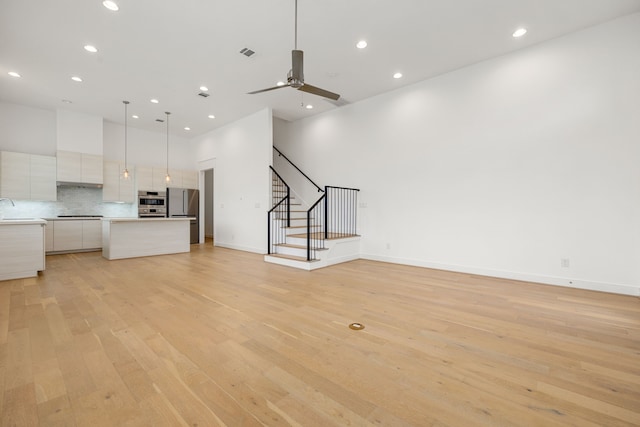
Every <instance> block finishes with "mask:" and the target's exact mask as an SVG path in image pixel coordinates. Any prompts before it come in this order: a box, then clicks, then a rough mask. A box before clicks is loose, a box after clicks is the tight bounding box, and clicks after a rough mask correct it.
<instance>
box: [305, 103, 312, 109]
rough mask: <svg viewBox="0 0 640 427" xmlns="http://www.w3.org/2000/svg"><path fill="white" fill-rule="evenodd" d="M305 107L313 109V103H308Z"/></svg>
mask: <svg viewBox="0 0 640 427" xmlns="http://www.w3.org/2000/svg"><path fill="white" fill-rule="evenodd" d="M304 108H306V109H307V110H313V105H311V104H307V105H306V106H305V107H304Z"/></svg>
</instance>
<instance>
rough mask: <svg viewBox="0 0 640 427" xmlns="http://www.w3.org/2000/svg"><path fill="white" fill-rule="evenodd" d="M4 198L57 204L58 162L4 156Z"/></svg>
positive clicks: (0, 188)
mask: <svg viewBox="0 0 640 427" xmlns="http://www.w3.org/2000/svg"><path fill="white" fill-rule="evenodd" d="M0 197H8V198H10V199H17V200H48V201H52V200H56V198H57V189H56V158H55V157H51V156H38V155H35V154H26V153H13V152H9V151H3V152H0Z"/></svg>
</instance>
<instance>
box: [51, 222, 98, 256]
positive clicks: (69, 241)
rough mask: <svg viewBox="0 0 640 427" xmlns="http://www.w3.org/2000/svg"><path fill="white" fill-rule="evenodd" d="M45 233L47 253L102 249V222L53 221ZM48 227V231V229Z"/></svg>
mask: <svg viewBox="0 0 640 427" xmlns="http://www.w3.org/2000/svg"><path fill="white" fill-rule="evenodd" d="M48 224H50V225H47V231H46V251H47V252H74V251H84V250H89V249H101V248H102V221H100V220H82V219H73V220H53V221H48ZM49 227H50V229H49Z"/></svg>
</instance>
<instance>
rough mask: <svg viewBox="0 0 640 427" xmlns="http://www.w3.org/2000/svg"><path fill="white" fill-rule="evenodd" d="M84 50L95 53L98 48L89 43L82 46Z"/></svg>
mask: <svg viewBox="0 0 640 427" xmlns="http://www.w3.org/2000/svg"><path fill="white" fill-rule="evenodd" d="M84 50H86V51H87V52H91V53H96V52H97V51H98V49H97V48H96V47H95V46H91V45H90V44H88V45H86V46H85V47H84Z"/></svg>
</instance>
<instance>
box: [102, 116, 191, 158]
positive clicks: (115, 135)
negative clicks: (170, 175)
mask: <svg viewBox="0 0 640 427" xmlns="http://www.w3.org/2000/svg"><path fill="white" fill-rule="evenodd" d="M165 129H166V128H164V127H163V126H162V125H159V128H158V132H150V131H147V130H142V129H135V128H132V127H131V125H130V124H129V126H128V128H127V163H129V164H133V165H140V166H157V167H163V168H164V167H166V165H167V134H166V130H165ZM103 145H104V147H103V155H104V158H105V159H106V160H114V161H120V162H122V161H124V126H123V125H120V124H116V123H111V122H106V121H105V122H104V132H103ZM169 169H191V170H194V169H196V161H195V156H194V153H193V150H192V149H191V145H190V143H189V139H187V138H181V137H177V136H175V135H169Z"/></svg>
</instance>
